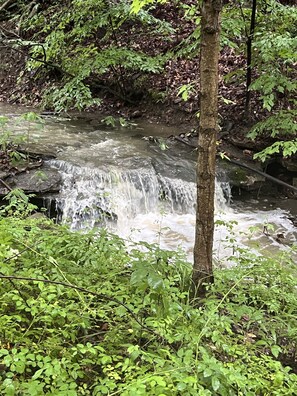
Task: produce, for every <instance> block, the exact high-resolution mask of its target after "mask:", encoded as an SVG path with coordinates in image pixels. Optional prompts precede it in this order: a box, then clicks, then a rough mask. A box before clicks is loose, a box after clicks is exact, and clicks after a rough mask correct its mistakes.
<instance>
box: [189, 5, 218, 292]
mask: <svg viewBox="0 0 297 396" xmlns="http://www.w3.org/2000/svg"><path fill="white" fill-rule="evenodd" d="M221 9H222V1H221V0H204V1H203V3H202V19H201V50H200V124H199V137H198V160H197V211H196V236H195V247H194V267H193V276H192V297H193V298H194V297H198V296H199V297H203V296H204V295H205V291H206V290H205V286H204V285H203V283H204V282H206V283H210V282H212V281H213V270H212V245H213V233H214V193H215V159H216V139H217V131H218V61H219V36H220V11H221Z"/></svg>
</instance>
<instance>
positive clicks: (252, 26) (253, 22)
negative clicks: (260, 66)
mask: <svg viewBox="0 0 297 396" xmlns="http://www.w3.org/2000/svg"><path fill="white" fill-rule="evenodd" d="M256 12H257V0H253V4H252V15H251V23H250V32H249V35H248V38H247V44H246V47H247V61H246V92H245V117H246V118H247V120H250V117H251V91H250V90H249V88H250V85H251V83H252V43H253V39H254V32H255V26H256Z"/></svg>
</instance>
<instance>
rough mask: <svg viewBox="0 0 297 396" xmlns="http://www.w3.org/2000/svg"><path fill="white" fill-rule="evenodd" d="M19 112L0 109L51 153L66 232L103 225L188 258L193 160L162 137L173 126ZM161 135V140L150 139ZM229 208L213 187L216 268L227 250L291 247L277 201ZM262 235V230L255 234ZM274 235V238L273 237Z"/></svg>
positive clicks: (224, 190) (224, 189)
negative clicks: (25, 116)
mask: <svg viewBox="0 0 297 396" xmlns="http://www.w3.org/2000/svg"><path fill="white" fill-rule="evenodd" d="M26 110H27V109H22V108H19V107H9V106H0V112H1V113H2V114H9V116H10V119H11V122H10V126H9V128H10V130H11V132H12V134H14V135H20V134H24V136H25V137H26V139H25V140H27V141H29V144H30V147H31V148H35V149H36V150H37V151H42V152H51V153H53V154H55V155H56V159H55V160H52V161H50V165H51V166H52V167H55V168H57V169H59V170H60V172H61V174H62V176H63V185H62V188H61V191H60V194H59V195H58V196H57V197H56V200H57V204H58V206H59V209H60V211H61V212H62V221H64V222H68V223H69V225H70V227H71V228H72V229H84V228H93V227H102V226H104V227H107V228H109V229H110V230H112V231H113V232H116V233H118V234H119V235H121V236H123V237H124V238H126V239H127V240H133V241H139V240H143V241H146V242H153V243H157V244H159V245H160V246H161V247H163V248H166V249H177V248H181V249H183V250H184V251H185V252H186V254H187V256H188V257H189V259H191V255H192V248H193V241H194V226H195V210H196V208H195V201H196V198H195V158H196V153H195V152H194V151H193V150H192V149H191V148H189V147H186V146H181V145H180V144H178V143H177V142H167V141H166V147H165V146H164V142H165V141H164V140H162V137H163V139H164V138H165V137H166V136H168V135H171V134H178V133H179V131H178V128H176V129H173V128H168V127H166V126H160V125H152V124H149V123H145V122H141V123H138V124H137V125H134V126H131V127H120V126H118V127H117V128H108V127H106V126H104V125H102V124H100V122H99V121H98V123H97V124H96V123H95V125H94V123H92V125H91V124H90V123H88V122H86V121H82V120H75V119H66V118H64V119H63V118H55V117H45V118H43V121H44V123H43V126H42V127H40V126H39V125H37V124H36V123H31V124H30V125H28V124H27V123H24V122H22V121H21V122H17V118H16V115H17V114H20V113H22V112H24V111H26ZM157 137H158V138H160V137H161V139H157ZM281 205H282V207H281V208H280V207H279V206H278V205H277V203H275V202H269V201H267V202H266V203H264V204H263V203H260V202H256V201H251V202H244V203H243V202H241V203H232V197H231V194H230V188H229V186H228V183H226V182H224V183H223V182H220V180H217V183H216V219H217V220H219V222H220V226H217V227H216V232H215V248H214V251H215V258H216V261H217V262H218V263H224V262H225V260H226V257H228V255H230V254H233V245H234V244H239V245H243V246H249V247H250V248H257V249H258V247H260V249H261V250H262V251H265V252H269V253H271V252H275V251H277V250H279V249H283V248H284V247H285V246H287V245H292V244H293V243H294V242H295V241H296V235H297V234H296V229H295V227H294V226H293V224H292V222H291V221H290V220H288V212H287V210H289V206H288V207H286V204H285V203H284V202H281ZM263 231H264V232H263ZM280 235H281V238H280V237H279V236H280Z"/></svg>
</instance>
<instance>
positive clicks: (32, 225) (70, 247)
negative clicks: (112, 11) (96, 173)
mask: <svg viewBox="0 0 297 396" xmlns="http://www.w3.org/2000/svg"><path fill="white" fill-rule="evenodd" d="M0 239H1V245H0V263H1V273H0V276H3V275H5V276H12V277H13V276H15V277H19V278H22V277H25V278H32V280H31V281H30V280H29V279H27V280H25V279H11V280H10V281H9V280H8V279H3V278H2V279H1V278H0V295H1V304H0V309H1V312H0V334H1V336H0V356H1V370H0V393H1V394H3V395H18V394H19V395H38V396H42V395H65V396H66V395H67V396H68V395H73V396H76V395H77V396H81V395H96V396H97V395H112V394H114V395H116V394H119V395H124V396H132V395H156V396H157V395H158V396H160V395H168V396H171V395H180V396H181V395H183V396H184V395H193V396H196V395H203V396H204V395H222V396H225V395H226V396H227V395H234V396H235V395H240V394H241V395H265V394H267V395H279V396H281V395H284V394H285V395H292V396H293V395H295V394H296V387H297V375H296V373H294V372H293V371H294V370H295V368H296V342H297V319H296V318H297V315H296V314H297V298H296V297H297V296H296V293H297V292H296V290H297V288H296V286H297V281H296V279H297V277H296V275H297V274H296V267H295V265H294V264H293V262H292V261H291V259H290V256H289V255H286V254H285V253H283V254H282V256H280V257H276V258H274V259H271V258H265V257H259V256H254V255H252V254H251V253H249V252H247V251H244V250H242V251H241V252H240V255H239V257H240V258H239V259H235V257H232V258H230V260H231V259H232V260H233V261H234V260H237V267H234V268H231V269H228V270H227V269H226V270H217V271H216V272H215V283H214V285H213V286H211V287H210V288H209V291H208V297H207V299H206V300H205V301H198V302H197V305H196V306H194V305H192V304H190V303H189V300H188V290H189V286H190V282H191V270H192V267H191V265H190V264H189V263H187V262H185V260H184V258H183V254H182V253H179V252H168V251H163V250H161V249H160V248H159V247H158V246H154V245H149V244H146V243H141V244H138V245H134V246H131V247H130V249H129V251H127V247H126V246H125V243H124V242H123V241H122V240H121V239H120V238H118V237H116V236H114V235H110V234H108V233H107V232H106V231H105V230H100V231H98V230H94V231H92V232H90V233H85V234H82V233H79V232H70V231H69V230H68V229H67V228H65V227H62V226H57V225H54V224H53V223H52V222H51V221H50V220H46V219H41V220H40V219H39V220H36V219H30V218H29V219H26V220H21V219H19V218H2V219H0ZM34 279H35V280H34ZM42 279H46V280H51V281H53V282H57V283H46V282H42ZM59 282H60V283H59ZM73 285H75V286H77V287H78V289H74V288H73V287H72V286H73ZM67 286H68V287H67ZM86 289H88V290H89V292H88V291H87V290H86Z"/></svg>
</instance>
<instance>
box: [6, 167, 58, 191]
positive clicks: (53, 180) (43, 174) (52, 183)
mask: <svg viewBox="0 0 297 396" xmlns="http://www.w3.org/2000/svg"><path fill="white" fill-rule="evenodd" d="M61 181H62V178H61V175H60V174H59V172H58V171H57V170H56V169H52V168H50V167H47V166H43V167H42V168H38V169H31V170H29V171H27V172H22V173H19V174H17V175H13V176H9V177H7V178H6V179H5V183H6V184H7V185H8V186H9V187H10V188H12V189H14V188H20V189H22V190H23V191H24V192H25V193H33V194H36V195H41V194H45V193H54V192H58V191H59V189H60V185H61ZM8 192H9V191H8V190H7V188H5V187H4V186H3V185H1V186H0V195H2V196H3V195H6V194H7V193H8Z"/></svg>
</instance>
